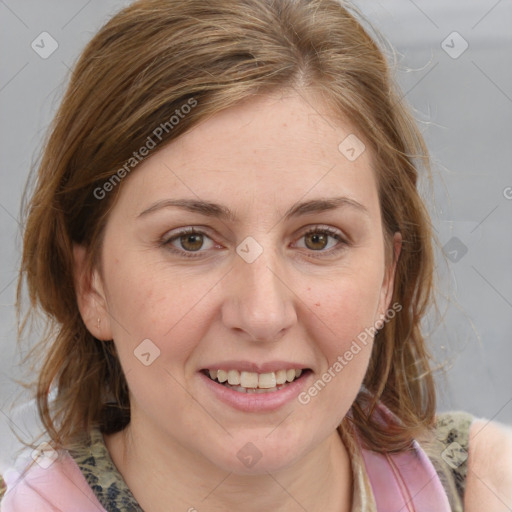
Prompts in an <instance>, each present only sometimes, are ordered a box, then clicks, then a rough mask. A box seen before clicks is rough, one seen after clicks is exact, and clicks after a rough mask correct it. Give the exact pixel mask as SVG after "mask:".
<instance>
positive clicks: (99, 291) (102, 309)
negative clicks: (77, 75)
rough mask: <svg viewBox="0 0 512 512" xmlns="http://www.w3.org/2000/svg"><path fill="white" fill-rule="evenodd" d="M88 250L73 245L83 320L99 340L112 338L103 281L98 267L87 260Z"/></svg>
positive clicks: (76, 283)
mask: <svg viewBox="0 0 512 512" xmlns="http://www.w3.org/2000/svg"><path fill="white" fill-rule="evenodd" d="M87 255H88V254H87V250H86V248H85V247H83V246H81V245H76V244H75V245H74V246H73V258H74V279H75V293H76V300H77V304H78V309H79V310H80V315H81V316H82V320H83V321H84V324H85V325H86V327H87V330H88V331H89V332H90V333H91V334H92V335H93V336H94V337H95V338H97V339H99V340H105V341H106V340H111V339H112V332H111V328H110V316H109V314H108V308H107V300H106V297H105V293H104V289H103V282H102V278H101V276H100V273H99V271H98V270H97V269H95V268H93V269H91V268H90V267H89V265H88V262H87Z"/></svg>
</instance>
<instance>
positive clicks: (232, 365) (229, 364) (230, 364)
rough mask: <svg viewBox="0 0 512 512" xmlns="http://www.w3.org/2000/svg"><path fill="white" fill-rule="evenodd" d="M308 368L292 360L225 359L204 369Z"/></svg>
mask: <svg viewBox="0 0 512 512" xmlns="http://www.w3.org/2000/svg"><path fill="white" fill-rule="evenodd" d="M291 369H298V370H306V369H308V367H307V366H306V365H304V364H302V363H293V362H290V361H268V362H266V363H256V362H254V361H223V362H222V363H212V364H211V365H208V366H205V367H204V368H203V370H225V371H228V370H238V371H241V372H244V371H245V372H254V373H270V372H277V371H278V370H291Z"/></svg>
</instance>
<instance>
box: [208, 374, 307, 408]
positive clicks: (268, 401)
mask: <svg viewBox="0 0 512 512" xmlns="http://www.w3.org/2000/svg"><path fill="white" fill-rule="evenodd" d="M310 373H311V372H310V371H307V372H305V373H303V374H302V375H301V376H300V377H299V378H298V379H296V380H294V381H293V382H291V383H288V385H287V386H285V387H284V388H281V389H280V390H278V391H270V392H268V393H244V392H241V391H234V390H233V389H231V388H228V387H227V386H223V385H222V384H219V383H218V382H216V381H213V380H212V379H210V378H209V377H207V376H206V375H205V374H204V373H202V372H199V376H200V377H201V379H202V380H203V382H204V383H205V385H206V386H207V387H208V389H209V390H210V391H211V392H212V393H213V394H214V395H215V396H216V397H217V398H218V399H219V400H220V401H221V402H224V403H225V404H227V405H230V406H231V407H233V408H234V409H238V410H239V411H244V412H270V411H275V410H277V409H279V408H280V407H283V406H284V405H285V404H287V403H290V402H292V401H293V400H294V399H296V398H297V397H298V396H299V394H300V393H301V391H303V389H304V388H305V387H306V381H307V380H308V377H309V375H310Z"/></svg>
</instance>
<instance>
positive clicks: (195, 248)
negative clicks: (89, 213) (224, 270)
mask: <svg viewBox="0 0 512 512" xmlns="http://www.w3.org/2000/svg"><path fill="white" fill-rule="evenodd" d="M307 237H311V238H310V239H309V240H310V241H311V240H313V244H318V243H320V245H321V246H322V245H323V244H324V243H325V245H324V246H323V247H321V248H320V250H319V249H314V248H310V247H308V246H307V243H306V244H304V246H303V247H300V249H305V250H306V251H307V256H308V257H314V258H322V257H327V256H333V255H334V254H337V253H338V252H340V251H342V250H344V249H346V248H347V246H349V245H350V243H349V242H348V241H347V239H346V238H345V237H344V236H343V235H342V234H341V232H340V231H338V230H336V229H333V228H330V227H327V226H315V227H313V228H310V229H308V230H307V231H305V232H304V233H303V234H302V235H301V236H300V237H299V238H298V240H302V239H305V238H306V239H307ZM332 241H335V244H334V245H332V243H331V242H332ZM294 243H296V242H294ZM189 244H190V245H189ZM159 245H160V246H162V247H165V248H166V249H168V250H169V251H171V252H172V253H174V254H176V255H178V256H183V257H185V258H201V257H207V255H208V254H207V253H208V252H210V250H215V249H214V247H216V248H219V249H222V248H223V247H222V246H219V245H218V244H216V243H215V242H214V241H213V240H212V238H211V237H210V236H209V235H208V234H207V233H206V232H205V231H203V230H201V229H198V228H195V227H188V228H184V229H180V230H178V231H176V232H172V233H170V234H168V235H166V236H164V237H163V238H162V240H161V241H160V243H159ZM187 245H189V248H188V249H187V247H186V246H187ZM205 245H206V246H207V247H206V249H204V246H205ZM180 246H181V247H180ZM190 246H192V249H191V248H190ZM326 247H328V249H327V250H325V248H326Z"/></svg>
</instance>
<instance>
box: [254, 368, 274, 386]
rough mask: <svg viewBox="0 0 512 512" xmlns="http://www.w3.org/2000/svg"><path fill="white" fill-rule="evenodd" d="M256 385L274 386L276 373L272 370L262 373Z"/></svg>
mask: <svg viewBox="0 0 512 512" xmlns="http://www.w3.org/2000/svg"><path fill="white" fill-rule="evenodd" d="M258 387H259V388H264V389H270V388H275V387H276V374H275V373H274V372H270V373H262V374H261V375H260V376H259V379H258Z"/></svg>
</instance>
